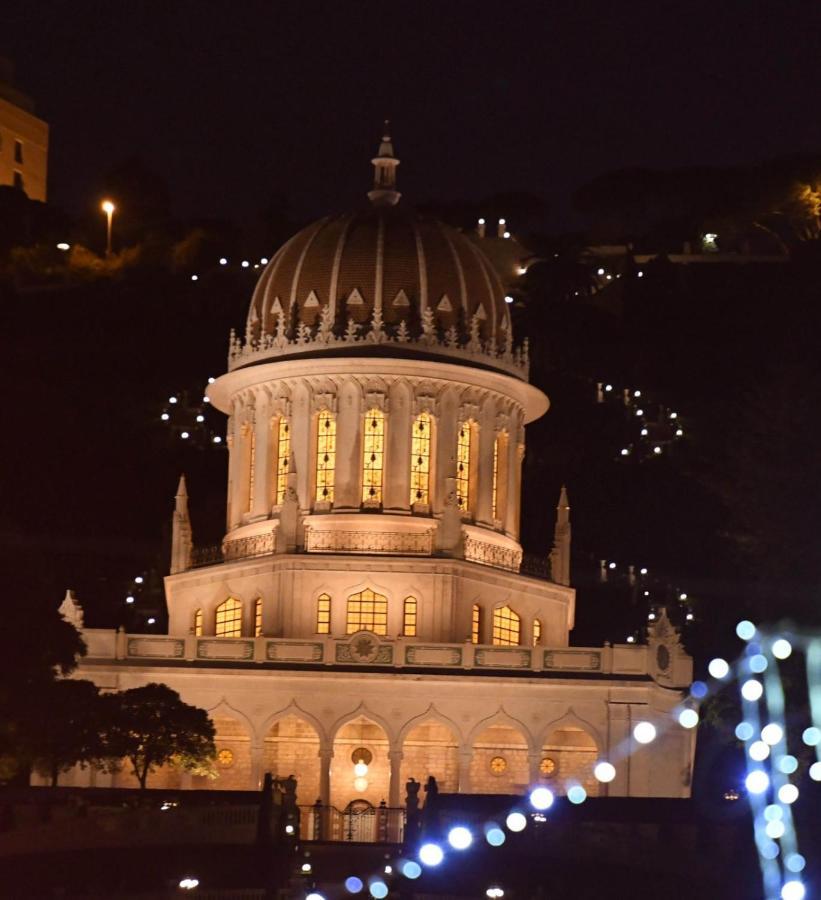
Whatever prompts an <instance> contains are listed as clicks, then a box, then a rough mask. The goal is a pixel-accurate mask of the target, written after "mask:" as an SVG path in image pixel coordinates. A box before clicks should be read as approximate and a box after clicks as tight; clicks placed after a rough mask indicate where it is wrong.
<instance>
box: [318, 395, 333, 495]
mask: <svg viewBox="0 0 821 900" xmlns="http://www.w3.org/2000/svg"><path fill="white" fill-rule="evenodd" d="M335 467H336V417H335V416H334V414H333V413H331V412H328V410H327V409H323V410H322V412H320V413H319V415H318V416H317V417H316V500H317V503H333V499H334V469H335Z"/></svg>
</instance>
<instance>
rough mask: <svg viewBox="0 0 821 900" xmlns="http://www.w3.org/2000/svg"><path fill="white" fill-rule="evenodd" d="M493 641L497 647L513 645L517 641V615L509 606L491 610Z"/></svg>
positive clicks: (515, 644) (516, 643)
mask: <svg viewBox="0 0 821 900" xmlns="http://www.w3.org/2000/svg"><path fill="white" fill-rule="evenodd" d="M493 643H494V644H495V645H496V646H497V647H515V646H517V645H518V643H519V617H518V616H517V615H516V613H515V612H513V610H512V609H511V608H510V607H509V606H500V607H499V608H498V609H494V610H493Z"/></svg>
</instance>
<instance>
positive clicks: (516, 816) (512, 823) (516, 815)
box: [505, 812, 527, 831]
mask: <svg viewBox="0 0 821 900" xmlns="http://www.w3.org/2000/svg"><path fill="white" fill-rule="evenodd" d="M505 825H507V827H508V829H509V830H510V831H524V830H525V828H526V827H527V819H526V818H525V817H524V815H523V814H522V813H520V812H512V813H510V814H509V815H508V817H507V818H506V819H505Z"/></svg>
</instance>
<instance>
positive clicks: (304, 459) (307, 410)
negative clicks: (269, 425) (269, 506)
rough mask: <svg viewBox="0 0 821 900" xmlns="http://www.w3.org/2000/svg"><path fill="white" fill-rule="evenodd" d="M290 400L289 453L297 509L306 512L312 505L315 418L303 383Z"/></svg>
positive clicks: (314, 462) (296, 388) (306, 386)
mask: <svg viewBox="0 0 821 900" xmlns="http://www.w3.org/2000/svg"><path fill="white" fill-rule="evenodd" d="M291 399H292V414H291V452H292V454H293V459H294V466H295V468H296V476H297V479H296V482H297V483H296V490H297V494H298V496H299V508H300V509H301V510H304V511H306V512H307V511H308V510H310V509H311V508H312V507H313V505H314V498H313V495H312V493H311V485H312V484H313V474H314V468H315V467H316V460H315V459H314V458H313V454H312V449H313V448H314V446H315V437H314V435H313V434H312V433H311V429H312V428H313V429H315V428H316V417H315V416H314V415H313V414H312V410H311V395H310V389H309V387H308V385H307V384H305V383H304V382H303V383H301V384H298V385H296V387H295V388H294V392H293V396H292V398H291Z"/></svg>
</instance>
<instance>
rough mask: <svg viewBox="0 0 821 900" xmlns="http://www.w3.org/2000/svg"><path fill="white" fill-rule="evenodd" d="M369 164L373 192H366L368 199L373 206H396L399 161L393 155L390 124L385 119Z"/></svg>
mask: <svg viewBox="0 0 821 900" xmlns="http://www.w3.org/2000/svg"><path fill="white" fill-rule="evenodd" d="M371 163H372V165H373V190H371V191H368V199H369V200H370V201H371V203H373V205H374V206H396V204H397V203H398V202H399V198H400V197H401V196H402V195H401V194H400V193H399V191H397V190H396V167H397V166H398V165H399V160H398V159H397V158H396V157H395V156H394V155H393V142H392V140H391V134H390V122H389V121H388V120H387V119H385V127H384V130H383V133H382V142H381V143H380V144H379V151H378V152H377V155H376V156H375V157H374V158H373V159H372V160H371Z"/></svg>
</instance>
